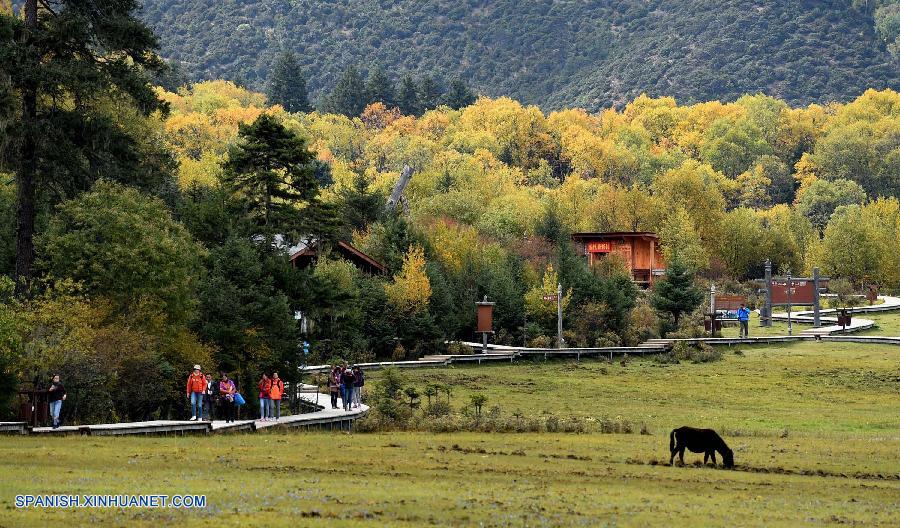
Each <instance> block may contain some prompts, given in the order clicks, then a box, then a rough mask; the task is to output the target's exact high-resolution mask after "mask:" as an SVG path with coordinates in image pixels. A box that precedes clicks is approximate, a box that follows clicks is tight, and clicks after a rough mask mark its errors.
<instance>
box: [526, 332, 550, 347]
mask: <svg viewBox="0 0 900 528" xmlns="http://www.w3.org/2000/svg"><path fill="white" fill-rule="evenodd" d="M528 346H530V347H532V348H550V347H552V346H553V339H552V338H550V337H547V336H545V335H539V336H537V337H535V338H534V339H532V340H531V341H529V342H528Z"/></svg>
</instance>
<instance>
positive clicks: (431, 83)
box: [419, 75, 444, 112]
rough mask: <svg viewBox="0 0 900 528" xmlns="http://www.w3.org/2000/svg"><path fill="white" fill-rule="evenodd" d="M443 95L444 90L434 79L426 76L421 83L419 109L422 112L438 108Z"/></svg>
mask: <svg viewBox="0 0 900 528" xmlns="http://www.w3.org/2000/svg"><path fill="white" fill-rule="evenodd" d="M443 95H444V90H443V89H442V88H441V85H440V84H439V83H438V82H437V81H436V80H434V78H433V77H431V76H429V75H426V76H425V77H422V80H421V81H419V105H420V106H419V108H420V110H421V111H422V112H424V111H426V110H431V109H433V108H437V107H438V106H439V105H440V104H441V96H443Z"/></svg>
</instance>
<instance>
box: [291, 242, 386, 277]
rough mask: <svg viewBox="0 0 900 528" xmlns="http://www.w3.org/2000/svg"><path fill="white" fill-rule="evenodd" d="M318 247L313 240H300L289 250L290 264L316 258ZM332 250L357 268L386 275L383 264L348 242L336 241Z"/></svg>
mask: <svg viewBox="0 0 900 528" xmlns="http://www.w3.org/2000/svg"><path fill="white" fill-rule="evenodd" d="M318 245H319V244H318V241H317V240H316V239H314V238H305V239H302V240H301V241H300V242H298V243H297V245H296V246H294V247H292V248H291V249H290V250H289V255H290V260H291V262H296V261H298V260H299V259H301V258H303V257H309V258H314V257H316V256H318V252H319V248H318ZM332 249H333V250H334V251H336V252H337V253H339V254H340V255H341V256H342V257H344V258H345V259H347V260H349V261H350V262H352V263H353V264H355V265H356V266H357V267H359V268H370V269H371V270H372V271H374V272H376V273H387V267H385V265H384V264H382V263H380V262H378V261H377V260H375V259H374V258H372V257H370V256H369V255H366V254H365V253H363V252H362V251H360V250H359V249H357V248H355V247H353V245H352V244H350V243H349V242H343V241H338V242H337V243H336V244H335V245H334V246H333V247H332Z"/></svg>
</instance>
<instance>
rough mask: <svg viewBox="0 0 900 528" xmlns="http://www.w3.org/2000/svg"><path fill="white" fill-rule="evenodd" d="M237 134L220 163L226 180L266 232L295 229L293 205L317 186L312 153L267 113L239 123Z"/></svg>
mask: <svg viewBox="0 0 900 528" xmlns="http://www.w3.org/2000/svg"><path fill="white" fill-rule="evenodd" d="M238 138H239V139H238V144H237V145H236V146H234V147H233V148H232V149H231V150H230V151H229V155H228V161H227V162H226V163H225V166H224V169H225V182H226V183H227V184H228V185H229V186H230V187H231V189H232V190H233V191H234V192H235V193H237V194H238V195H240V196H241V198H242V199H243V200H244V202H245V207H246V211H247V213H248V215H249V216H250V218H251V219H253V220H254V222H255V223H256V225H257V226H258V227H261V228H262V229H263V232H264V234H266V235H274V234H276V233H282V234H284V233H288V232H292V231H293V232H296V231H297V230H298V229H299V226H298V225H297V224H296V222H297V218H298V212H297V209H296V205H297V203H298V202H301V201H307V202H308V201H311V200H313V199H314V198H315V197H316V194H317V193H318V190H319V186H318V183H317V181H316V170H317V168H318V164H317V162H316V159H315V155H314V154H313V153H312V152H310V151H309V149H307V147H306V142H305V141H304V140H303V138H301V137H299V136H297V135H296V134H294V133H293V132H291V131H290V130H288V129H287V128H285V126H284V125H282V124H281V123H279V122H278V120H277V119H275V118H274V117H272V116H271V115H269V114H262V115H261V116H259V117H258V118H257V119H256V121H254V122H253V123H251V124H249V125H245V124H242V125H241V126H240V129H239V131H238Z"/></svg>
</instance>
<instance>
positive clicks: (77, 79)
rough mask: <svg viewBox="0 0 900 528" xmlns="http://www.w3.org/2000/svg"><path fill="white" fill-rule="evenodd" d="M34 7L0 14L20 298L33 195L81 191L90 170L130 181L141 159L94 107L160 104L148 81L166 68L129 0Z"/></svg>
mask: <svg viewBox="0 0 900 528" xmlns="http://www.w3.org/2000/svg"><path fill="white" fill-rule="evenodd" d="M38 4H39V2H37V1H36V0H25V1H24V2H21V7H20V12H21V14H22V15H23V16H22V17H21V18H18V17H11V16H5V15H0V57H2V59H0V79H2V78H4V77H6V78H7V79H9V84H10V85H11V86H7V87H6V88H7V89H9V88H12V91H14V92H15V93H16V94H17V97H18V98H19V105H18V108H19V109H20V111H19V115H18V116H16V119H15V121H16V123H15V126H14V127H12V130H13V133H14V134H15V135H16V136H17V137H15V138H13V141H6V142H5V143H6V144H9V145H16V146H18V149H17V151H16V152H15V153H14V154H13V156H11V157H12V158H13V159H12V163H11V165H12V166H14V167H16V173H15V176H16V186H17V192H18V196H17V208H18V209H17V215H16V216H17V219H16V222H17V239H16V271H15V276H16V292H17V293H19V294H24V293H25V292H26V291H27V290H28V288H29V284H30V282H31V278H32V276H33V274H34V260H35V252H34V235H35V219H36V217H37V214H38V202H39V196H41V195H43V194H47V195H50V194H52V191H55V190H57V189H59V188H62V189H66V190H68V189H71V188H72V187H75V186H80V187H81V189H83V188H84V187H87V185H89V184H90V182H92V181H93V180H95V179H96V178H97V175H98V174H104V175H106V176H107V177H120V176H121V178H123V179H124V178H128V177H130V176H128V175H127V173H126V172H125V171H126V170H127V169H125V168H124V167H126V166H130V167H132V170H133V168H134V167H136V166H139V165H141V163H142V160H141V159H139V158H136V156H135V150H136V149H135V148H134V143H135V142H136V140H134V139H133V138H128V137H127V130H126V129H125V127H120V126H116V125H117V123H113V122H111V119H110V118H108V117H107V116H103V115H99V114H100V112H99V111H98V109H97V106H99V105H98V104H96V103H98V101H100V100H107V101H108V100H110V99H116V100H117V101H116V102H117V103H120V104H127V105H134V106H135V107H136V108H138V109H139V110H140V111H141V112H142V113H143V114H145V115H149V114H151V113H152V112H154V111H156V110H159V109H162V108H163V107H164V105H163V103H162V102H161V101H160V100H159V99H158V98H157V97H156V94H155V93H154V91H153V89H152V87H151V86H150V83H149V82H148V81H149V79H150V78H151V75H152V74H154V73H156V72H159V71H161V70H162V69H163V68H164V63H163V61H162V60H161V59H160V58H159V56H158V55H157V54H156V53H155V52H154V50H155V49H156V48H157V45H158V43H157V40H156V37H155V36H154V35H153V33H152V31H151V30H150V29H149V28H148V27H147V26H145V25H144V23H143V22H141V21H140V20H138V19H137V18H136V17H135V16H134V15H135V12H136V11H137V9H138V7H139V4H138V2H137V1H136V0H116V1H109V2H84V1H82V0H77V1H76V0H57V1H55V2H52V6H48V4H46V3H44V2H40V4H41V7H40V9H39V7H38ZM51 9H52V11H51ZM4 10H5V11H8V9H4ZM39 11H40V13H39ZM4 91H6V90H4ZM0 99H3V97H2V96H0ZM73 102H77V104H73ZM129 143H130V144H131V145H130V147H129ZM97 145H105V148H99V149H98V148H96V147H97ZM109 145H112V147H110V146H109ZM0 157H3V155H0ZM116 165H121V168H117V167H116ZM117 170H121V171H122V172H120V173H117ZM131 177H133V176H131ZM51 179H54V180H56V181H50V180H51Z"/></svg>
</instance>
